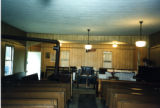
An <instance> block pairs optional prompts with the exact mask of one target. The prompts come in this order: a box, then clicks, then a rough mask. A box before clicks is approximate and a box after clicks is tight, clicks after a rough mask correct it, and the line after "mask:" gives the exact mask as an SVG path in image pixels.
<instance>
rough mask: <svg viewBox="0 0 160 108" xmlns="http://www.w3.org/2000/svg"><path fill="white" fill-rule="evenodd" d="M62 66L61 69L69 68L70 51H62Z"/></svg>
mask: <svg viewBox="0 0 160 108" xmlns="http://www.w3.org/2000/svg"><path fill="white" fill-rule="evenodd" d="M60 56H61V57H60V60H61V63H60V66H61V67H69V51H61V55H60Z"/></svg>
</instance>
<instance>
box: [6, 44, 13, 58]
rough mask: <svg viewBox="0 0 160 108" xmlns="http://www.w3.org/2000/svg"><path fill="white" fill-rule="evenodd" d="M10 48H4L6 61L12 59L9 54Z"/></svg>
mask: <svg viewBox="0 0 160 108" xmlns="http://www.w3.org/2000/svg"><path fill="white" fill-rule="evenodd" d="M11 48H12V47H9V46H6V58H5V59H6V60H11V58H12V57H11V55H12V54H11V53H12V51H11Z"/></svg>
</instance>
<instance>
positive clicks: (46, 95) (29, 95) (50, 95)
mask: <svg viewBox="0 0 160 108" xmlns="http://www.w3.org/2000/svg"><path fill="white" fill-rule="evenodd" d="M1 95H2V99H7V98H10V99H11V98H19V99H35V98H36V99H57V101H58V104H57V106H58V108H65V100H64V99H65V93H64V92H41V91H35V92H17V91H15V92H4V93H2V94H1Z"/></svg>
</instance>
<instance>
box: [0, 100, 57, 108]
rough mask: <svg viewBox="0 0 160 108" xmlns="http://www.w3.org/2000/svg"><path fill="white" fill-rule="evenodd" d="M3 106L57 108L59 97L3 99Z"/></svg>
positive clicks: (10, 107) (5, 107)
mask: <svg viewBox="0 0 160 108" xmlns="http://www.w3.org/2000/svg"><path fill="white" fill-rule="evenodd" d="M1 106H2V108H57V99H16V98H14V99H3V100H2V101H1Z"/></svg>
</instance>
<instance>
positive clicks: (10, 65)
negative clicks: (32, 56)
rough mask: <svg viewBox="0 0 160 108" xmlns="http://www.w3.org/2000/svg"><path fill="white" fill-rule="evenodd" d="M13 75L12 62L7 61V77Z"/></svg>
mask: <svg viewBox="0 0 160 108" xmlns="http://www.w3.org/2000/svg"><path fill="white" fill-rule="evenodd" d="M11 74H12V61H5V75H11Z"/></svg>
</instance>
